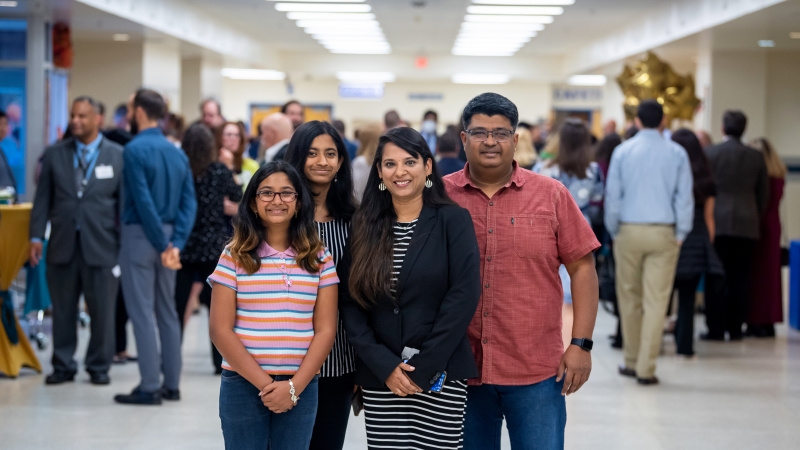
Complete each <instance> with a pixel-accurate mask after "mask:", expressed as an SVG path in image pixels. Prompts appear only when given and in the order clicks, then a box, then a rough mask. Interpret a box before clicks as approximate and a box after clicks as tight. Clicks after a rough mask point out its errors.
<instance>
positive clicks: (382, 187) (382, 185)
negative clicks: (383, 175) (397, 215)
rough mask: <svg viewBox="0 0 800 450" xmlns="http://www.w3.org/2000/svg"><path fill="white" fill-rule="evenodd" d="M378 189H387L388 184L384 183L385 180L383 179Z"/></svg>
mask: <svg viewBox="0 0 800 450" xmlns="http://www.w3.org/2000/svg"><path fill="white" fill-rule="evenodd" d="M378 190H380V191H385V190H386V185H385V184H383V181H381V184H379V185H378Z"/></svg>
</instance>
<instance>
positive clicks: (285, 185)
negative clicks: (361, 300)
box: [209, 161, 339, 450]
mask: <svg viewBox="0 0 800 450" xmlns="http://www.w3.org/2000/svg"><path fill="white" fill-rule="evenodd" d="M233 226H234V236H233V239H232V240H231V242H230V244H228V246H227V247H226V248H225V251H224V252H223V254H222V257H221V258H220V260H219V265H218V266H217V269H216V271H214V273H213V274H212V275H211V276H210V277H209V283H211V285H212V286H213V290H212V295H211V317H210V324H209V327H210V333H211V340H212V341H213V342H214V345H216V347H217V349H219V351H220V353H221V354H222V356H223V362H222V368H223V372H222V384H221V386H220V395H219V415H220V419H221V421H222V434H223V437H224V439H225V448H226V449H237V450H242V449H244V450H247V449H264V448H266V447H267V445H268V444H267V443H269V447H270V449H272V450H296V449H307V448H308V446H309V442H310V440H311V432H312V430H313V427H314V418H315V415H316V410H317V378H318V375H317V374H318V373H319V370H320V367H321V366H322V363H323V362H324V361H325V358H326V357H327V356H328V354H329V353H330V351H331V347H332V346H333V340H334V337H335V336H336V325H337V317H338V313H337V295H338V294H337V286H336V285H337V284H338V283H339V279H338V278H337V276H336V269H335V267H334V263H333V258H331V255H330V253H328V251H327V250H325V247H324V245H323V243H322V241H321V240H320V239H319V236H318V234H317V230H316V227H315V226H314V202H313V200H312V199H311V195H310V194H309V191H308V188H307V187H306V186H305V185H304V184H303V182H302V180H301V178H300V175H299V174H298V173H297V171H296V170H295V169H294V168H293V167H292V166H291V165H289V164H288V163H285V162H283V161H275V162H271V163H269V164H267V165H265V166H264V167H262V168H261V169H259V170H258V171H257V172H256V173H255V174H254V175H253V178H252V180H251V182H250V184H249V185H248V187H247V189H246V191H245V193H244V198H243V199H242V202H241V204H240V205H239V212H238V214H237V216H236V217H235V218H234V221H233ZM301 394H302V395H301ZM301 397H302V399H301Z"/></svg>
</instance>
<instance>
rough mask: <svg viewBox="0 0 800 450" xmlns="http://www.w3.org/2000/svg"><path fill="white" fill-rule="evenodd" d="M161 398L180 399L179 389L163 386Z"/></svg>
mask: <svg viewBox="0 0 800 450" xmlns="http://www.w3.org/2000/svg"><path fill="white" fill-rule="evenodd" d="M161 398H163V399H164V400H171V401H176V400H180V399H181V391H180V389H167V388H165V387H162V388H161Z"/></svg>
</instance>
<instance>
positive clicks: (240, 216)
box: [228, 161, 325, 275]
mask: <svg viewBox="0 0 800 450" xmlns="http://www.w3.org/2000/svg"><path fill="white" fill-rule="evenodd" d="M274 173H285V174H286V176H287V177H288V178H289V181H290V182H291V183H292V186H294V189H295V191H297V200H295V201H296V202H297V217H293V218H292V219H291V220H292V221H291V223H290V226H289V246H290V247H291V248H292V250H294V252H295V254H296V256H295V260H296V261H297V264H298V265H299V266H300V267H302V268H303V270H305V271H307V272H309V273H317V272H319V270H320V264H321V263H322V261H320V259H319V253H320V252H321V251H322V250H323V249H324V248H325V245H324V244H323V243H322V241H321V240H320V238H319V235H318V234H317V227H316V226H314V201H313V200H311V194H309V191H308V187H306V184H305V183H304V182H303V179H302V178H301V177H300V174H299V173H297V170H295V168H294V167H292V166H291V165H290V164H289V163H287V162H285V161H272V162H270V163H268V164H266V165H264V166H262V167H261V168H260V169H258V170H257V171H256V173H255V174H253V178H252V179H251V180H250V184H248V185H247V189H245V191H244V196H243V198H242V201H241V203H239V211H238V212H237V213H236V216H235V217H234V218H233V238H232V239H231V241H230V243H229V244H228V247H229V249H230V252H231V257H233V260H234V261H235V262H236V263H237V264H239V265H240V266H242V267H243V268H244V270H245V271H247V273H249V274H251V275H252V274H253V273H255V272H256V271H257V270H258V269H259V268H260V267H261V257H259V256H258V247H260V246H261V244H262V243H263V242H265V239H266V238H267V229H266V227H264V224H263V223H261V219H260V218H259V217H258V214H256V213H255V212H254V211H253V205H255V204H256V201H257V198H256V197H257V196H256V193H257V192H258V185H259V184H261V182H262V181H264V180H265V179H266V178H267V177H269V176H270V175H272V174H274Z"/></svg>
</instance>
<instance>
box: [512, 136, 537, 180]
mask: <svg viewBox="0 0 800 450" xmlns="http://www.w3.org/2000/svg"><path fill="white" fill-rule="evenodd" d="M517 134H518V135H519V141H518V142H517V147H516V149H515V150H514V160H516V161H517V164H519V166H520V167H522V168H524V169H528V170H530V169H532V168H533V165H534V164H536V158H537V154H536V148H534V146H533V137H532V136H531V132H530V131H528V129H526V128H524V127H520V128H517Z"/></svg>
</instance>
